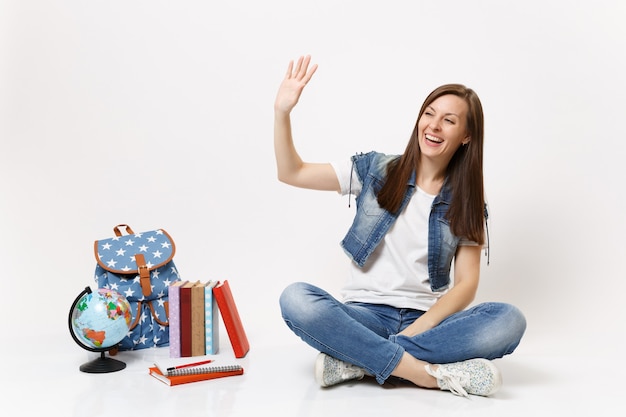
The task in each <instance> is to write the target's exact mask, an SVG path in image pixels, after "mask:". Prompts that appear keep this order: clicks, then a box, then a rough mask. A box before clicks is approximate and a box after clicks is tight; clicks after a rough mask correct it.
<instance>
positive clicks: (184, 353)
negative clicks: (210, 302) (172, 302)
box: [178, 282, 194, 358]
mask: <svg viewBox="0 0 626 417" xmlns="http://www.w3.org/2000/svg"><path fill="white" fill-rule="evenodd" d="M193 285H194V283H193V282H187V283H186V284H185V285H183V286H182V287H180V294H179V295H178V296H179V298H180V356H181V357H183V358H188V357H190V356H191V288H192V287H193Z"/></svg>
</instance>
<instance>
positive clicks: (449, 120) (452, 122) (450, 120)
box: [445, 119, 454, 124]
mask: <svg viewBox="0 0 626 417" xmlns="http://www.w3.org/2000/svg"><path fill="white" fill-rule="evenodd" d="M445 121H446V122H448V123H450V124H454V120H452V119H445Z"/></svg>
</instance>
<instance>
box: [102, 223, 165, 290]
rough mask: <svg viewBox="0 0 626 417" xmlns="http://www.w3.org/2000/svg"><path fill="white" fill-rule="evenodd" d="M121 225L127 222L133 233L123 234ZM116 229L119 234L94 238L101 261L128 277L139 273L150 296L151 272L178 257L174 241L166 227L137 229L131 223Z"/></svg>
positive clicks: (109, 269) (111, 269)
mask: <svg viewBox="0 0 626 417" xmlns="http://www.w3.org/2000/svg"><path fill="white" fill-rule="evenodd" d="M121 226H125V227H126V231H127V232H128V233H130V234H128V235H122V233H121V232H120V230H119V228H120V227H121ZM113 230H114V231H115V237H113V238H109V239H101V240H96V241H95V242H94V254H95V257H96V261H97V262H98V265H100V267H101V268H103V269H104V270H106V271H108V272H111V273H113V274H116V275H118V276H128V279H134V278H135V277H136V276H137V275H139V278H140V283H141V291H142V293H143V295H144V296H146V297H147V296H149V295H150V294H151V292H152V289H151V286H150V274H151V272H152V271H155V270H156V269H157V268H159V267H161V266H163V265H165V264H167V263H168V262H170V261H171V260H172V258H174V254H175V252H176V246H175V245H174V241H173V240H172V238H171V236H170V235H169V234H168V233H167V232H166V231H165V230H163V229H158V230H152V231H149V232H143V233H133V231H132V229H131V228H130V227H128V226H126V225H119V226H116V227H115V228H114V229H113ZM155 273H157V272H156V271H155Z"/></svg>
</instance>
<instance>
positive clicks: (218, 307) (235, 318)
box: [168, 280, 250, 358]
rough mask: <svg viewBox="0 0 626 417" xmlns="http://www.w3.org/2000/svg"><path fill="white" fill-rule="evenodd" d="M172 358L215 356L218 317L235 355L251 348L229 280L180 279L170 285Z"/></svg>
mask: <svg viewBox="0 0 626 417" xmlns="http://www.w3.org/2000/svg"><path fill="white" fill-rule="evenodd" d="M168 291H169V292H168V295H169V324H170V325H169V336H170V357H171V358H181V357H191V356H203V355H214V354H216V353H217V352H218V350H219V316H220V313H221V316H222V318H223V320H224V327H225V328H226V332H227V333H228V337H229V340H230V343H231V345H232V346H233V351H234V353H235V357H237V358H243V357H244V356H246V354H247V353H248V351H249V350H250V344H249V342H248V337H247V336H246V332H245V330H244V327H243V324H242V322H241V317H240V316H239V311H238V310H237V305H236V304H235V299H234V298H233V294H232V291H231V289H230V285H229V283H228V280H225V281H224V282H223V283H220V281H208V282H201V281H196V282H191V281H178V282H176V283H173V284H172V285H170V286H169V288H168Z"/></svg>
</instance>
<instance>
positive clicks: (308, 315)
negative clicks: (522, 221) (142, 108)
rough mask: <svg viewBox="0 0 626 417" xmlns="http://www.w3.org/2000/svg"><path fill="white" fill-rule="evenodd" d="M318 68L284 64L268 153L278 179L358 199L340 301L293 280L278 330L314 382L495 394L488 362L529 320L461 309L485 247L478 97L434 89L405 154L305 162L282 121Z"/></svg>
mask: <svg viewBox="0 0 626 417" xmlns="http://www.w3.org/2000/svg"><path fill="white" fill-rule="evenodd" d="M316 70H317V65H311V62H310V57H308V56H306V57H300V58H299V59H298V60H297V61H296V62H295V63H294V62H293V61H292V62H290V63H289V66H288V69H287V74H286V75H285V78H284V79H283V81H282V83H281V85H280V87H279V90H278V93H277V96H276V100H275V103H274V150H275V154H276V165H277V171H278V179H279V180H280V181H282V182H284V183H286V184H290V185H293V186H296V187H302V188H309V189H314V190H326V191H335V192H338V193H341V194H343V195H345V194H353V195H355V196H356V215H355V218H354V221H353V223H352V225H351V227H350V228H349V230H348V232H347V234H346V236H345V238H344V239H343V241H342V242H341V245H342V247H343V249H344V251H345V252H346V254H347V255H348V256H349V258H350V259H351V268H350V274H349V276H348V277H347V282H346V284H345V286H344V287H343V289H342V294H341V295H342V299H341V300H338V299H336V298H334V297H333V296H331V295H330V294H329V293H328V292H326V291H324V290H322V289H321V288H318V287H316V286H314V285H311V284H308V283H302V282H297V283H293V284H291V285H289V286H288V287H287V288H286V289H285V290H284V291H283V293H282V295H281V297H280V306H281V311H282V315H283V318H284V320H285V322H286V324H287V326H289V328H290V329H291V330H292V331H293V332H294V333H295V334H296V335H298V336H299V337H300V338H302V340H304V341H305V342H306V343H308V344H309V345H311V346H312V347H314V348H315V349H317V350H319V351H320V353H319V355H318V357H317V360H316V364H315V377H316V379H317V381H318V383H319V384H320V385H321V386H322V387H328V386H331V385H335V384H339V383H341V382H345V381H350V380H357V379H361V378H363V377H364V376H365V375H368V376H371V377H374V378H376V380H377V381H378V383H379V384H383V383H384V382H385V381H386V380H387V379H388V378H390V377H397V378H401V379H403V380H406V381H410V382H412V383H413V384H415V386H417V387H422V388H439V389H442V390H448V391H451V392H452V393H454V394H456V395H462V396H467V395H468V394H473V395H482V396H488V395H491V394H493V393H495V392H496V391H497V390H498V389H499V387H500V386H501V376H500V372H499V370H498V369H497V367H496V366H495V365H494V363H493V361H492V360H493V359H496V358H500V357H502V356H504V355H507V354H510V353H512V352H513V351H514V350H515V348H516V347H517V346H518V344H519V342H520V340H521V338H522V335H523V334H524V331H525V329H526V321H525V318H524V316H523V314H522V313H521V312H520V311H519V310H518V309H517V308H516V307H514V306H512V305H509V304H504V303H497V302H488V303H482V304H478V305H474V306H470V305H471V304H472V302H473V300H474V297H475V295H476V291H477V288H478V283H479V277H480V254H481V250H482V248H483V247H486V240H487V239H486V238H487V237H486V233H485V225H486V221H487V206H486V204H485V199H484V190H483V169H482V166H483V163H482V159H483V112H482V106H481V103H480V100H479V98H478V96H477V95H476V94H475V93H474V91H473V90H471V89H469V88H467V87H465V86H463V85H460V84H448V85H443V86H440V87H438V88H437V89H435V90H434V91H433V92H432V93H431V94H430V95H429V96H428V97H427V98H426V100H425V101H424V103H423V105H422V107H421V109H420V112H419V115H418V117H417V122H416V124H415V128H414V130H413V133H412V135H411V137H410V140H409V142H408V145H407V147H406V149H405V151H404V153H403V154H402V155H387V154H384V153H378V152H370V153H366V154H358V155H355V156H353V157H352V158H346V160H345V161H339V162H335V163H310V162H304V161H303V160H302V159H301V158H300V156H299V154H298V152H297V150H296V148H295V146H294V142H293V138H292V132H291V119H290V113H291V111H292V109H293V108H294V107H295V105H296V104H297V103H298V100H299V99H300V96H301V93H302V91H303V89H304V87H305V86H306V85H307V83H308V82H309V81H310V79H311V77H312V76H313V74H314V73H315V71H316ZM453 263H454V268H452V265H453ZM452 269H453V270H454V276H453V277H452V278H451V277H450V275H451V270H452Z"/></svg>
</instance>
